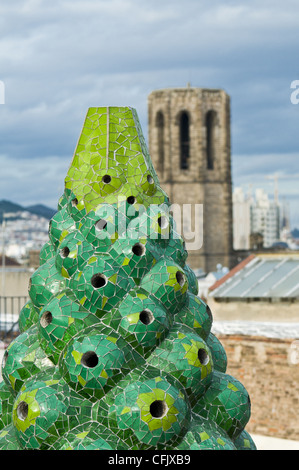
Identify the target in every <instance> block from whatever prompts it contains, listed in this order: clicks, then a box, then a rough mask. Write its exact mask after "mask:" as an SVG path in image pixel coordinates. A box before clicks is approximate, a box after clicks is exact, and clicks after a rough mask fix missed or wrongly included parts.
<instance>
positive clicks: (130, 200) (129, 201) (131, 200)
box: [127, 196, 136, 205]
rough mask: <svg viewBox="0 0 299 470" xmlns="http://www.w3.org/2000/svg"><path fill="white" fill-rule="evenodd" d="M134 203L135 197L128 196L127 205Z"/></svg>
mask: <svg viewBox="0 0 299 470" xmlns="http://www.w3.org/2000/svg"><path fill="white" fill-rule="evenodd" d="M135 202H136V197H135V196H129V197H128V198H127V203H128V204H131V205H133V204H135Z"/></svg>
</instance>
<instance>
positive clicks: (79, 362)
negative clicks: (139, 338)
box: [59, 326, 144, 401]
mask: <svg viewBox="0 0 299 470" xmlns="http://www.w3.org/2000/svg"><path fill="white" fill-rule="evenodd" d="M143 362H144V359H143V358H142V357H141V356H140V355H138V354H137V353H136V352H135V351H134V350H133V349H132V348H131V346H130V345H128V343H127V342H126V341H125V340H124V339H123V338H121V337H120V336H119V335H118V334H117V333H116V332H115V331H114V330H112V329H111V328H108V327H103V326H102V327H101V328H100V329H99V330H97V329H96V328H88V329H86V330H83V331H82V332H81V334H79V335H77V336H75V337H74V338H73V340H72V341H70V342H69V343H68V344H67V346H66V348H65V350H64V351H63V353H62V354H61V357H60V360H59V369H60V372H61V375H62V376H63V377H64V380H65V381H66V382H67V383H68V384H69V386H70V387H72V388H73V389H74V390H75V392H77V393H79V394H80V395H82V396H83V397H85V398H88V399H89V400H91V401H97V400H99V399H100V398H101V397H102V396H103V395H105V394H106V393H107V392H108V391H109V390H110V389H111V388H113V387H114V386H115V385H116V383H117V382H118V381H119V380H120V379H121V378H122V377H123V376H124V375H126V374H127V373H128V372H129V371H130V370H131V369H132V368H134V367H136V365H138V364H141V363H143Z"/></svg>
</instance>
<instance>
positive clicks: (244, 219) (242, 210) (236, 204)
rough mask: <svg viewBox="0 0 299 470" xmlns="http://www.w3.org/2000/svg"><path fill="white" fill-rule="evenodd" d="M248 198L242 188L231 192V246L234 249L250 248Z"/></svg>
mask: <svg viewBox="0 0 299 470" xmlns="http://www.w3.org/2000/svg"><path fill="white" fill-rule="evenodd" d="M250 233H251V232H250V198H249V196H248V195H247V196H246V195H245V194H244V192H243V189H242V188H235V190H234V192H233V247H234V249H235V250H249V248H250V244H249V241H250Z"/></svg>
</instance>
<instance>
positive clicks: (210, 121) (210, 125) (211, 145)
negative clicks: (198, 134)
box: [206, 111, 217, 170]
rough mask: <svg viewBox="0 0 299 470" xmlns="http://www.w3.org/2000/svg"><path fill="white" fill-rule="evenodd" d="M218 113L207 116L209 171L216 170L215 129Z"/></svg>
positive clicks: (209, 112)
mask: <svg viewBox="0 0 299 470" xmlns="http://www.w3.org/2000/svg"><path fill="white" fill-rule="evenodd" d="M216 120H217V113H216V111H208V112H207V114H206V139H207V141H206V149H207V169H208V170H213V169H214V162H215V128H216Z"/></svg>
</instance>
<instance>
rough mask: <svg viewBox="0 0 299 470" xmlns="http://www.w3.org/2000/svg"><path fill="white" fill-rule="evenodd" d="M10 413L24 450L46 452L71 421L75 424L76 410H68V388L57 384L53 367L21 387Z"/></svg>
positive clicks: (58, 382)
mask: <svg viewBox="0 0 299 470" xmlns="http://www.w3.org/2000/svg"><path fill="white" fill-rule="evenodd" d="M12 414H13V423H14V426H15V430H16V436H17V439H18V440H19V442H20V444H21V447H22V448H23V449H41V450H43V449H48V448H49V447H50V446H51V445H52V444H53V442H55V441H56V440H57V439H59V437H60V436H61V435H62V434H63V433H64V431H65V429H68V426H71V425H72V421H73V423H74V424H78V418H77V417H76V415H75V410H72V409H71V407H70V401H69V396H68V387H67V386H66V385H64V386H63V385H61V384H60V374H57V371H56V370H55V369H54V368H53V369H51V368H50V369H48V371H47V373H44V374H39V375H38V376H37V377H35V379H32V380H28V381H27V382H26V383H25V384H24V385H23V387H22V388H21V390H20V392H19V393H18V395H17V397H16V399H15V402H14V407H13V413H12ZM72 418H73V420H72Z"/></svg>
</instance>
